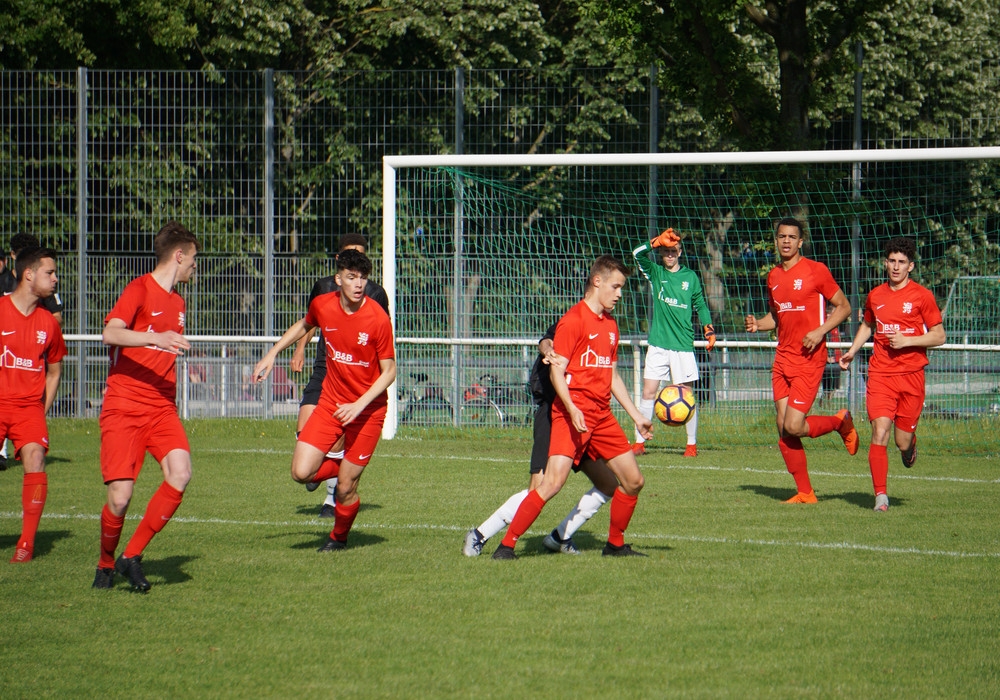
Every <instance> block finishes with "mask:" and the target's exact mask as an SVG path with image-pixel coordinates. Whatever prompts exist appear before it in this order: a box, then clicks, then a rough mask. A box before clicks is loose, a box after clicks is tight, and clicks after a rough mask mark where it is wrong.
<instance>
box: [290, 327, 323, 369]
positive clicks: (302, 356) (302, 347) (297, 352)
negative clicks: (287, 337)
mask: <svg viewBox="0 0 1000 700" xmlns="http://www.w3.org/2000/svg"><path fill="white" fill-rule="evenodd" d="M315 335H316V329H315V328H310V329H309V330H308V331H306V334H305V335H304V336H302V337H301V338H299V340H298V342H296V343H295V349H294V350H292V361H291V362H290V363H289V367H291V370H292V371H293V372H301V371H302V368H303V367H305V364H306V346H307V345H309V343H311V342H312V339H313V336H315Z"/></svg>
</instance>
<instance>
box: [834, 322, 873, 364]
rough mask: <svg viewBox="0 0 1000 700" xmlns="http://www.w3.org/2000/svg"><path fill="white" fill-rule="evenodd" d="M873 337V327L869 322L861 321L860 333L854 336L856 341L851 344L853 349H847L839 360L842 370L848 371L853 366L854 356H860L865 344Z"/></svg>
mask: <svg viewBox="0 0 1000 700" xmlns="http://www.w3.org/2000/svg"><path fill="white" fill-rule="evenodd" d="M871 337H872V327H871V326H870V325H869V324H868V322H867V321H861V323H860V325H858V332H857V333H855V334H854V341H853V342H852V343H851V347H849V348H847V351H846V352H844V354H842V355H841V356H840V359H839V360H837V364H839V365H840V368H841V369H847V368H848V367H850V365H851V360H853V359H854V356H855V355H857V354H858V351H859V350H861V348H862V347H864V344H865V343H867V342H868V339H869V338H871Z"/></svg>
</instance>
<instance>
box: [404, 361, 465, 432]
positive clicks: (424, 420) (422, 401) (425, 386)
mask: <svg viewBox="0 0 1000 700" xmlns="http://www.w3.org/2000/svg"><path fill="white" fill-rule="evenodd" d="M410 378H411V379H412V380H413V383H412V384H411V385H410V386H408V387H406V388H405V389H403V390H401V391H400V394H399V401H400V406H399V422H400V423H414V424H420V425H451V424H452V423H454V419H455V412H454V410H453V409H452V407H451V402H450V401H448V399H447V398H445V395H444V389H442V388H441V387H440V386H438V385H437V384H432V383H431V381H430V377H428V376H427V374H426V373H425V372H414V373H411V374H410Z"/></svg>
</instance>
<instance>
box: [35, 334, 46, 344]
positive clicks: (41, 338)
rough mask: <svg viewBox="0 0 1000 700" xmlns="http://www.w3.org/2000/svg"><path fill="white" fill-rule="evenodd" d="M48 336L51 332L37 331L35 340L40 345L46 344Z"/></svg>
mask: <svg viewBox="0 0 1000 700" xmlns="http://www.w3.org/2000/svg"><path fill="white" fill-rule="evenodd" d="M48 337H49V334H48V333H46V332H45V331H35V342H36V343H37V344H39V345H45V341H46V340H47V339H48Z"/></svg>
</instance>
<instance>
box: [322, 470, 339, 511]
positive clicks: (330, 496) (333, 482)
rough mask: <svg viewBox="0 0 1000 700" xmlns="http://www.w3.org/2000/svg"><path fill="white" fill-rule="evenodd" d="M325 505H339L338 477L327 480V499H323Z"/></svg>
mask: <svg viewBox="0 0 1000 700" xmlns="http://www.w3.org/2000/svg"><path fill="white" fill-rule="evenodd" d="M323 505H325V506H336V505H337V477H333V478H332V479H327V480H326V500H325V501H323Z"/></svg>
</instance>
